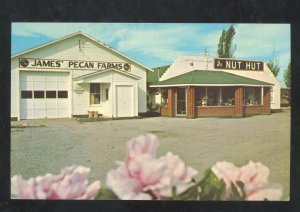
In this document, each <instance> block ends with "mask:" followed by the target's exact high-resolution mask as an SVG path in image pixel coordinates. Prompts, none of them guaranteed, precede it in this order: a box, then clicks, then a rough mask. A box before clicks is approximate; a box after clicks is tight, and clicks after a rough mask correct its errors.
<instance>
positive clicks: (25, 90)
mask: <svg viewBox="0 0 300 212" xmlns="http://www.w3.org/2000/svg"><path fill="white" fill-rule="evenodd" d="M20 87H21V105H20V106H21V110H20V112H21V117H20V118H21V119H37V118H63V117H69V100H68V99H69V92H68V90H69V73H54V72H21V73H20Z"/></svg>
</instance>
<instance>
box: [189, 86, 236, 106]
mask: <svg viewBox="0 0 300 212" xmlns="http://www.w3.org/2000/svg"><path fill="white" fill-rule="evenodd" d="M234 92H235V88H234V87H196V88H195V104H196V106H230V105H234V104H235V101H234Z"/></svg>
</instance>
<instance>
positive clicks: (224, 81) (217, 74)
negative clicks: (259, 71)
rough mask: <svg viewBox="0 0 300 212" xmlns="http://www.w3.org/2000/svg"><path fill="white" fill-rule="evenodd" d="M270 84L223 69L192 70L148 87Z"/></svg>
mask: <svg viewBox="0 0 300 212" xmlns="http://www.w3.org/2000/svg"><path fill="white" fill-rule="evenodd" d="M183 85H185V86H186V85H194V86H201V85H202V86H204V85H205V86H239V85H242V86H272V84H270V83H267V82H263V81H259V80H255V79H251V78H247V77H242V76H239V75H236V74H231V73H227V72H223V71H207V70H205V71H203V70H194V71H191V72H188V73H185V74H182V75H179V76H176V77H173V78H170V79H167V80H164V81H160V82H157V83H155V84H154V85H151V86H150V87H171V86H183Z"/></svg>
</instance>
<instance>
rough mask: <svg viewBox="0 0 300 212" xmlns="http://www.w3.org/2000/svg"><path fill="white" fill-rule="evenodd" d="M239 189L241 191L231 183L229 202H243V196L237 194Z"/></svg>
mask: <svg viewBox="0 0 300 212" xmlns="http://www.w3.org/2000/svg"><path fill="white" fill-rule="evenodd" d="M239 189H241V188H240V187H239V186H238V185H235V184H233V183H231V190H232V199H231V200H243V199H244V198H243V196H241V194H240V193H239Z"/></svg>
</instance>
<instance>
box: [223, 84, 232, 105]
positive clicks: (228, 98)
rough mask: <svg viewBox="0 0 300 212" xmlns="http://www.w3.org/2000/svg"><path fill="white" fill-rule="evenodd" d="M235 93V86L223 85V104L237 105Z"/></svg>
mask: <svg viewBox="0 0 300 212" xmlns="http://www.w3.org/2000/svg"><path fill="white" fill-rule="evenodd" d="M234 93H235V88H234V87H223V88H222V100H223V101H222V105H224V106H230V105H235V101H234Z"/></svg>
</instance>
